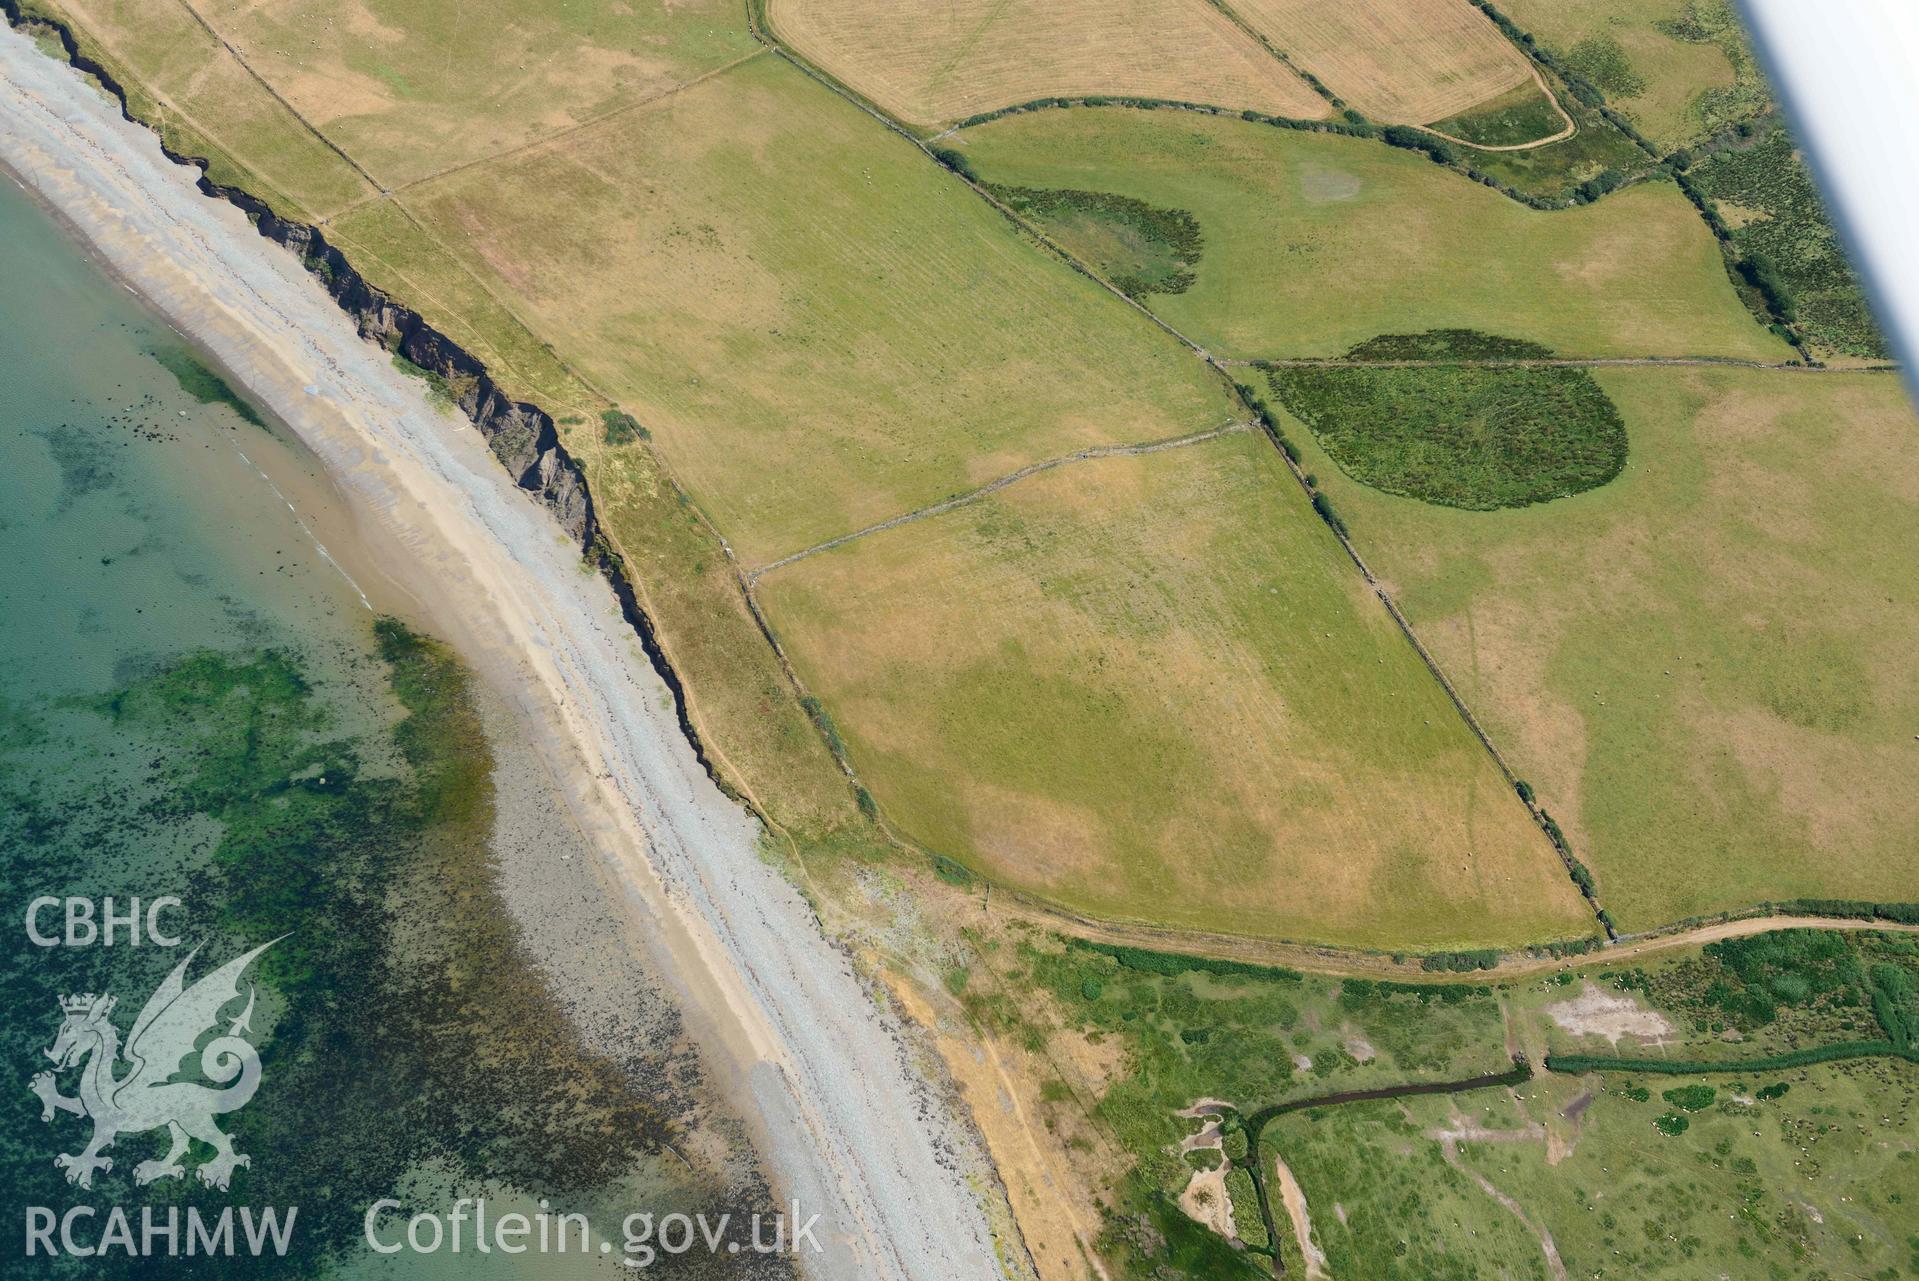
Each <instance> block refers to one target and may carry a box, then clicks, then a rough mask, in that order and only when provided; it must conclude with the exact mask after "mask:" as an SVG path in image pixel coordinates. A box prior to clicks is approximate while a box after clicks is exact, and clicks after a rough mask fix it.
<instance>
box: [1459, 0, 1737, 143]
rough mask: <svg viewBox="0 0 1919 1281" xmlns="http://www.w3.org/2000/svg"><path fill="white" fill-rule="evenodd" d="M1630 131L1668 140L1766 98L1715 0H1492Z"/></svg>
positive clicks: (1725, 9)
mask: <svg viewBox="0 0 1919 1281" xmlns="http://www.w3.org/2000/svg"><path fill="white" fill-rule="evenodd" d="M1494 2H1495V4H1497V6H1498V8H1499V10H1500V12H1502V13H1504V14H1505V15H1506V16H1507V17H1508V18H1511V19H1512V20H1513V21H1514V22H1515V23H1517V24H1518V25H1519V27H1520V28H1521V29H1522V30H1524V31H1526V32H1528V33H1530V34H1531V35H1533V36H1535V37H1536V38H1537V39H1538V40H1539V42H1540V44H1541V45H1542V46H1543V47H1544V48H1545V49H1546V50H1548V51H1549V52H1550V53H1551V54H1552V55H1553V56H1554V57H1556V58H1557V59H1559V60H1560V61H1561V62H1562V63H1563V64H1564V65H1565V66H1566V67H1567V69H1568V70H1570V71H1572V72H1573V73H1574V74H1576V75H1579V76H1582V77H1584V78H1585V79H1586V80H1587V81H1589V82H1590V83H1591V84H1592V85H1593V86H1594V87H1595V88H1597V89H1598V90H1599V91H1600V92H1601V93H1603V94H1605V95H1606V101H1607V102H1608V103H1609V104H1610V105H1611V106H1613V107H1616V108H1618V109H1619V110H1620V111H1622V112H1624V113H1625V115H1626V116H1627V117H1628V118H1630V119H1631V120H1632V122H1633V124H1634V125H1635V126H1636V127H1637V128H1638V129H1639V131H1640V132H1641V133H1643V134H1645V135H1646V136H1647V137H1648V138H1650V139H1652V140H1653V141H1654V142H1655V143H1657V144H1658V145H1659V146H1660V147H1662V148H1664V149H1666V150H1671V149H1673V148H1675V147H1682V146H1686V145H1688V144H1690V143H1693V142H1696V141H1697V140H1699V139H1700V138H1703V137H1706V136H1708V135H1710V134H1712V133H1714V132H1716V131H1718V130H1719V129H1722V128H1724V127H1725V126H1726V125H1728V124H1730V123H1732V122H1734V121H1736V120H1740V119H1744V118H1746V117H1748V116H1751V115H1753V114H1755V113H1757V112H1758V111H1761V110H1763V109H1764V108H1765V106H1766V104H1767V103H1768V102H1769V101H1770V99H1771V94H1770V91H1769V90H1768V89H1767V87H1766V85H1765V82H1764V79H1763V77H1762V76H1761V75H1760V71H1759V66H1758V63H1757V62H1756V61H1755V60H1754V58H1753V56H1752V52H1751V50H1750V49H1749V48H1748V47H1747V44H1746V38H1745V33H1744V32H1743V31H1742V30H1741V28H1740V25H1739V20H1738V18H1737V17H1735V16H1734V14H1733V12H1732V7H1731V5H1729V4H1727V3H1726V2H1725V0H1494Z"/></svg>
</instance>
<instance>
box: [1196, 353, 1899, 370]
mask: <svg viewBox="0 0 1919 1281" xmlns="http://www.w3.org/2000/svg"><path fill="white" fill-rule="evenodd" d="M1215 359H1216V363H1218V364H1221V365H1225V366H1228V367H1230V368H1239V369H1448V368H1455V367H1460V366H1467V367H1472V368H1479V369H1632V368H1637V367H1649V368H1657V367H1659V366H1662V365H1671V366H1679V367H1681V368H1686V367H1690V368H1700V369H1714V368H1720V369H1763V370H1768V371H1777V372H1780V373H1792V374H1883V373H1898V372H1899V370H1900V366H1899V365H1898V364H1896V363H1894V362H1890V361H1887V362H1881V363H1875V364H1869V365H1808V364H1806V363H1805V362H1803V361H1798V360H1781V361H1766V360H1744V359H1741V358H1740V357H1738V356H1541V357H1536V358H1526V357H1513V358H1500V357H1479V358H1474V357H1468V356H1454V357H1448V356H1434V357H1430V358H1415V359H1407V360H1364V359H1360V358H1357V357H1348V356H1286V357H1280V358H1277V359H1274V358H1267V357H1256V358H1252V359H1246V358H1243V357H1236V356H1221V357H1216V358H1215Z"/></svg>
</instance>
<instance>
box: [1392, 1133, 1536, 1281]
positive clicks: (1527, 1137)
mask: <svg viewBox="0 0 1919 1281" xmlns="http://www.w3.org/2000/svg"><path fill="white" fill-rule="evenodd" d="M1426 1137H1427V1138H1429V1139H1437V1140H1438V1141H1439V1151H1440V1153H1441V1155H1443V1156H1444V1157H1445V1158H1446V1164H1447V1165H1450V1166H1452V1167H1453V1169H1455V1170H1457V1171H1459V1172H1460V1173H1461V1174H1463V1175H1465V1176H1466V1177H1467V1178H1469V1179H1471V1180H1472V1181H1473V1182H1474V1183H1476V1184H1478V1185H1479V1190H1480V1191H1481V1192H1484V1193H1485V1194H1486V1195H1487V1196H1489V1197H1491V1198H1492V1199H1493V1200H1495V1201H1497V1202H1498V1203H1499V1204H1500V1205H1502V1206H1504V1207H1505V1208H1506V1210H1507V1212H1508V1213H1510V1214H1511V1215H1512V1216H1513V1217H1514V1218H1515V1219H1518V1220H1519V1221H1520V1223H1522V1224H1523V1225H1525V1228H1526V1231H1528V1232H1530V1233H1532V1234H1533V1235H1534V1236H1536V1237H1538V1238H1539V1249H1540V1252H1541V1253H1543V1254H1544V1255H1545V1256H1546V1266H1547V1267H1548V1268H1551V1269H1552V1274H1553V1281H1566V1264H1565V1261H1564V1260H1562V1259H1561V1258H1560V1257H1559V1244H1558V1243H1557V1242H1556V1241H1554V1240H1553V1234H1552V1233H1551V1232H1550V1231H1548V1230H1547V1229H1546V1228H1544V1227H1542V1226H1541V1225H1539V1224H1537V1223H1534V1222H1533V1220H1532V1216H1531V1215H1529V1214H1527V1213H1526V1211H1525V1208H1524V1207H1523V1206H1521V1205H1520V1204H1519V1202H1517V1201H1515V1200H1513V1198H1511V1197H1510V1196H1507V1195H1506V1194H1505V1193H1504V1192H1501V1191H1500V1190H1499V1188H1498V1187H1496V1186H1495V1185H1494V1184H1493V1181H1492V1180H1491V1179H1488V1178H1487V1177H1486V1176H1485V1175H1483V1174H1481V1173H1480V1172H1479V1171H1477V1170H1475V1169H1472V1168H1471V1167H1469V1166H1467V1165H1466V1163H1465V1162H1463V1161H1461V1160H1460V1159H1459V1145H1460V1143H1461V1142H1462V1141H1464V1142H1468V1143H1525V1142H1532V1141H1538V1142H1541V1143H1543V1142H1545V1140H1546V1127H1545V1126H1543V1125H1540V1124H1539V1123H1538V1122H1537V1121H1535V1122H1533V1124H1531V1125H1529V1126H1527V1127H1526V1128H1525V1129H1523V1130H1488V1129H1486V1128H1485V1127H1484V1126H1478V1125H1471V1124H1461V1125H1455V1126H1452V1127H1449V1128H1447V1129H1444V1130H1428V1131H1427V1132H1426Z"/></svg>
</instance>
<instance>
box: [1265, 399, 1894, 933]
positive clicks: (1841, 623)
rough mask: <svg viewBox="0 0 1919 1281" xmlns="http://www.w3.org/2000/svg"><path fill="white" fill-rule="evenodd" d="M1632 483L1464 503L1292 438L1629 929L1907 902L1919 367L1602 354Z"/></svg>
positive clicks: (1298, 434) (1299, 435) (1625, 477)
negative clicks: (1781, 905)
mask: <svg viewBox="0 0 1919 1281" xmlns="http://www.w3.org/2000/svg"><path fill="white" fill-rule="evenodd" d="M1594 377H1595V378H1596V379H1597V381H1598V383H1599V385H1600V386H1601V387H1603V388H1604V389H1605V391H1606V393H1607V394H1608V395H1609V396H1610V397H1611V398H1612V400H1613V401H1614V403H1616V404H1617V405H1618V407H1619V410H1620V413H1621V415H1622V417H1623V418H1624V420H1625V423H1626V428H1627V433H1628V436H1629V439H1630V443H1631V455H1630V459H1629V461H1628V463H1627V466H1626V469H1625V471H1624V472H1623V473H1622V474H1621V475H1620V476H1619V477H1618V479H1616V480H1614V481H1613V482H1612V483H1610V484H1608V485H1606V486H1604V487H1602V488H1600V489H1596V490H1593V491H1591V492H1588V493H1585V494H1580V495H1577V496H1575V497H1572V498H1568V499H1564V500H1561V501H1558V502H1554V503H1550V504H1546V505H1544V506H1538V507H1531V508H1524V509H1519V510H1511V511H1501V512H1464V511H1456V510H1447V509H1441V508H1437V507H1433V506H1430V505H1428V504H1425V503H1420V502H1417V501H1413V500H1410V499H1403V498H1394V497H1390V496H1388V495H1385V494H1382V493H1379V492H1378V491H1376V490H1373V489H1370V488H1367V487H1365V486H1362V485H1359V484H1356V483H1354V482H1353V481H1351V480H1349V479H1348V478H1346V477H1345V476H1344V475H1341V474H1340V473H1339V469H1338V467H1337V466H1336V464H1334V463H1333V461H1332V460H1331V459H1330V458H1328V457H1327V456H1326V455H1325V454H1324V453H1323V452H1322V451H1321V450H1320V449H1319V447H1318V446H1317V445H1316V444H1315V443H1314V442H1313V441H1312V439H1311V434H1310V433H1309V432H1307V431H1305V430H1304V429H1303V428H1300V427H1298V426H1294V427H1292V428H1291V429H1290V434H1291V435H1292V436H1293V438H1294V439H1295V440H1296V441H1297V442H1298V444H1299V446H1300V448H1301V450H1302V452H1303V453H1304V455H1305V465H1306V466H1308V467H1309V468H1311V469H1313V470H1316V471H1317V472H1318V473H1319V476H1320V483H1321V485H1322V486H1323V487H1324V488H1325V489H1326V490H1327V491H1328V492H1329V494H1330V495H1331V498H1332V501H1333V503H1334V504H1335V506H1336V507H1337V508H1338V510H1339V512H1340V513H1341V515H1342V516H1343V517H1344V518H1345V520H1346V522H1347V523H1348V525H1349V526H1350V527H1351V529H1352V533H1353V537H1354V539H1355V541H1356V542H1357V544H1358V546H1359V547H1360V549H1361V551H1362V552H1363V553H1364V554H1365V555H1366V556H1367V557H1368V559H1369V561H1370V562H1371V564H1372V565H1373V568H1374V570H1375V571H1376V572H1377V573H1378V574H1380V576H1381V577H1382V578H1383V579H1385V580H1386V581H1387V582H1388V583H1389V584H1390V585H1391V586H1392V588H1393V589H1394V591H1395V593H1396V595H1397V597H1398V599H1399V601H1400V603H1401V605H1402V606H1403V607H1404V609H1405V610H1406V612H1407V614H1408V615H1409V617H1410V618H1411V619H1412V622H1413V625H1414V627H1415V628H1417V629H1418V630H1419V633H1420V635H1421V636H1422V638H1424V639H1425V641H1426V643H1427V644H1428V646H1429V647H1431V648H1432V649H1433V650H1434V652H1435V653H1436V655H1437V656H1438V658H1439V660H1440V662H1441V663H1442V665H1443V666H1444V667H1445V668H1446V670H1447V672H1448V674H1449V675H1450V676H1451V677H1452V679H1453V680H1454V682H1455V683H1456V684H1457V685H1458V686H1459V687H1460V689H1461V692H1462V694H1463V695H1464V696H1465V698H1466V700H1467V702H1468V704H1469V705H1470V706H1472V707H1473V708H1474V710H1475V711H1476V712H1477V714H1478V715H1479V716H1480V718H1481V719H1482V721H1484V722H1485V723H1486V725H1487V727H1488V729H1489V731H1490V732H1491V734H1492V736H1493V739H1494V741H1495V742H1497V743H1499V744H1500V745H1501V746H1502V748H1503V750H1504V751H1505V752H1506V754H1507V755H1508V757H1509V759H1511V760H1512V761H1513V763H1514V767H1515V769H1516V770H1517V771H1518V772H1519V773H1520V774H1521V775H1522V776H1524V777H1526V778H1527V779H1528V780H1529V781H1530V782H1531V783H1532V785H1533V786H1534V788H1535V789H1536V790H1537V792H1538V796H1539V800H1540V802H1541V803H1542V804H1543V805H1544V806H1545V807H1546V808H1547V809H1548V810H1549V811H1551V812H1552V814H1553V815H1554V816H1555V817H1556V818H1558V820H1559V821H1560V823H1561V824H1562V825H1563V826H1564V827H1565V829H1566V831H1567V832H1568V834H1569V835H1570V836H1571V838H1572V843H1573V846H1574V849H1575V851H1576V852H1577V853H1578V854H1579V855H1580V857H1581V858H1583V859H1584V860H1585V861H1586V862H1587V863H1588V864H1589V865H1590V866H1591V867H1592V869H1593V871H1594V872H1595V873H1596V874H1597V876H1598V879H1599V887H1600V894H1601V898H1602V900H1603V901H1604V902H1605V904H1606V905H1607V907H1608V908H1609V909H1610V910H1611V911H1612V913H1613V915H1614V916H1615V917H1616V918H1617V919H1618V921H1619V922H1620V926H1621V928H1622V929H1645V928H1649V927H1651V926H1655V925H1659V924H1662V923H1664V922H1667V921H1671V920H1675V919H1679V918H1683V917H1688V916H1692V915H1695V914H1698V913H1705V912H1713V911H1719V910H1722V909H1726V908H1732V907H1738V906H1743V905H1746V904H1750V903H1754V902H1758V901H1761V900H1767V899H1783V898H1790V897H1795V896H1800V895H1806V896H1814V897H1837V896H1858V897H1864V898H1882V899H1899V898H1904V897H1909V896H1910V893H1911V889H1912V876H1911V869H1910V860H1909V857H1908V855H1909V853H1910V851H1911V850H1913V849H1914V848H1919V815H1915V812H1914V811H1913V809H1912V807H1911V806H1910V805H1908V804H1907V803H1906V800H1905V795H1904V793H1905V790H1906V789H1905V783H1904V780H1907V779H1909V777H1910V774H1911V769H1912V762H1913V753H1914V750H1915V745H1914V741H1913V733H1914V727H1915V725H1919V676H1916V675H1915V672H1914V669H1913V665H1912V663H1911V658H1910V645H1909V643H1908V642H1909V639H1910V637H1912V636H1913V635H1915V634H1919V593H1916V592H1915V591H1914V586H1913V578H1912V575H1911V573H1910V566H1911V564H1912V563H1913V561H1914V558H1915V556H1919V518H1916V517H1915V510H1919V509H1916V508H1915V501H1916V500H1919V465H1916V464H1915V462H1914V457H1915V456H1914V452H1913V450H1912V441H1913V438H1914V426H1915V424H1914V417H1913V413H1912V410H1911V408H1910V407H1909V405H1908V403H1907V401H1906V397H1905V393H1904V389H1903V388H1902V387H1901V385H1900V383H1899V382H1898V380H1897V379H1895V378H1893V377H1890V376H1884V375H1872V374H1801V373H1790V372H1766V371H1741V370H1709V369H1663V370H1662V369H1618V370H1602V371H1595V374H1594Z"/></svg>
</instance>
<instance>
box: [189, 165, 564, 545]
mask: <svg viewBox="0 0 1919 1281" xmlns="http://www.w3.org/2000/svg"><path fill="white" fill-rule="evenodd" d="M189 163H191V162H189ZM201 170H202V172H201V177H200V188H201V190H203V191H205V192H206V193H207V194H208V195H211V196H218V197H220V198H222V199H224V200H229V201H231V202H232V203H234V204H236V205H238V206H239V207H240V208H242V209H244V210H246V211H247V213H248V214H250V215H252V216H253V219H254V222H255V225H257V226H258V227H259V229H260V234H261V235H263V236H265V237H266V238H267V239H269V240H273V241H277V242H279V243H280V244H282V245H285V246H286V247H287V248H289V249H291V250H292V251H293V252H294V253H296V254H298V255H299V256H300V260H301V261H302V262H304V263H305V264H306V266H307V270H309V271H311V272H312V273H313V274H314V276H315V277H317V278H318V279H319V280H320V282H321V283H322V284H323V285H325V287H326V290H327V292H328V293H329V294H331V295H332V296H333V300H334V301H335V302H337V303H339V304H340V307H341V308H342V309H343V310H344V311H346V313H347V314H348V315H350V316H352V317H353V318H354V320H355V321H356V322H357V323H358V324H359V327H360V336H361V337H363V338H367V339H370V340H372V341H373V342H377V343H379V344H380V345H381V346H383V347H385V348H386V349H387V350H389V351H395V352H398V353H399V354H400V355H402V356H404V357H406V359H408V360H410V361H412V362H413V363H414V364H415V365H418V366H419V367H420V368H422V369H424V370H427V371H428V372H429V373H434V374H439V375H441V376H442V377H444V378H445V379H446V380H447V382H448V385H449V386H450V387H452V388H453V389H454V393H455V397H456V399H457V400H458V403H459V406H460V408H461V410H462V411H464V412H465V414H466V416H467V417H468V418H470V419H472V420H473V425H474V426H476V427H478V428H479V429H480V433H481V434H482V435H483V436H485V437H486V441H487V444H488V446H489V447H490V448H491V449H492V450H493V456H494V457H496V458H498V459H499V460H500V462H501V464H502V465H503V466H505V468H506V470H507V473H508V474H509V475H511V476H512V477H513V483H514V484H516V485H518V486H519V487H520V488H521V489H524V490H527V491H529V492H531V493H534V494H537V495H539V497H540V501H541V502H543V503H545V504H546V505H547V507H549V508H551V509H552V511H553V514H554V516H555V517H557V518H558V520H559V522H560V525H561V527H562V528H564V529H565V530H566V532H567V533H569V534H571V535H572V536H573V537H574V538H575V539H576V540H578V542H579V544H580V548H581V550H582V551H587V550H590V549H591V548H592V546H593V542H594V534H595V532H596V529H595V526H594V521H593V499H592V496H591V495H589V494H588V493H587V489H586V477H585V476H583V475H582V474H581V472H580V468H579V464H577V463H575V462H574V461H573V459H572V458H571V457H569V456H568V455H567V452H566V449H565V447H564V446H562V445H561V444H560V436H559V433H558V432H557V431H556V430H554V427H553V419H552V418H550V417H549V416H548V415H547V413H546V411H545V410H543V409H540V408H539V407H538V406H537V405H529V404H527V403H525V402H524V401H518V400H513V399H511V398H510V397H508V396H507V395H506V394H505V393H503V392H502V391H501V390H500V389H499V388H498V387H497V386H496V385H495V384H494V382H493V379H492V377H491V376H490V375H488V373H487V371H486V366H485V365H482V364H481V363H480V362H479V361H477V360H475V359H474V358H473V357H472V356H470V355H468V354H467V353H466V352H465V351H464V350H462V349H461V348H460V346H459V345H458V344H457V343H455V342H453V340H452V339H450V338H448V337H447V336H446V335H445V334H442V333H441V332H440V331H439V330H437V329H435V328H433V326H431V325H429V324H427V323H426V321H424V320H422V319H421V318H420V314H419V313H418V312H416V311H414V310H413V309H412V308H410V307H404V306H401V305H400V304H399V303H396V302H394V301H393V300H392V299H391V298H389V297H387V296H386V295H385V294H384V293H382V292H380V290H378V289H376V288H374V287H373V286H372V285H371V284H368V283H367V281H366V279H365V277H363V276H361V275H360V273H359V272H357V271H355V270H354V269H353V265H352V264H351V263H349V262H348V261H347V260H346V258H345V256H343V255H342V254H341V253H340V251H339V250H337V249H335V248H334V247H333V246H332V245H329V244H328V243H327V242H326V238H325V237H324V236H322V235H321V234H320V232H319V231H318V230H316V229H315V228H312V227H309V226H307V225H305V224H304V223H298V222H290V221H288V220H287V219H285V218H282V217H280V216H279V215H278V214H276V213H274V212H273V211H272V210H271V209H269V208H267V206H266V205H265V203H263V202H262V201H260V200H258V199H257V198H255V197H254V196H251V195H249V194H248V193H246V192H244V191H239V190H236V189H234V188H231V187H224V186H222V185H220V184H219V183H216V182H213V181H212V180H210V179H209V178H207V177H206V174H205V166H204V165H202V166H201Z"/></svg>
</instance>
